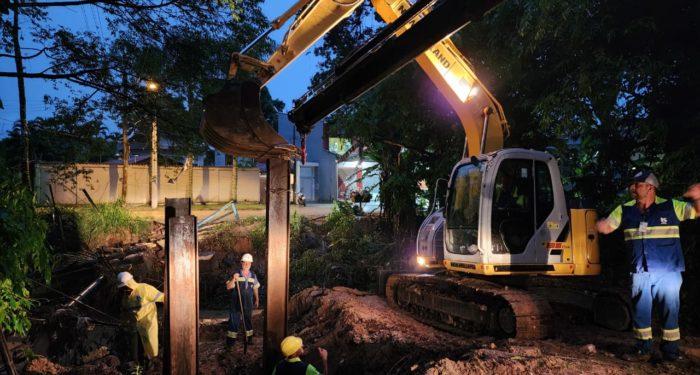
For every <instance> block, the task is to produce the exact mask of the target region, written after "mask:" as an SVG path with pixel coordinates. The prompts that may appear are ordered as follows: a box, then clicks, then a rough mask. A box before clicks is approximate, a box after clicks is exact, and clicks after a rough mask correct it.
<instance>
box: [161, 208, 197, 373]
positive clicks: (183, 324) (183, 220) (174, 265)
mask: <svg viewBox="0 0 700 375" xmlns="http://www.w3.org/2000/svg"><path fill="white" fill-rule="evenodd" d="M191 205H192V203H191V200H190V199H189V198H178V199H166V201H165V222H166V225H165V238H166V242H165V286H164V291H165V296H166V297H165V323H164V324H163V326H164V327H165V345H164V346H165V356H164V361H163V373H165V374H182V375H185V374H188V375H190V374H191V375H194V374H196V373H197V372H198V342H199V260H198V254H197V252H198V250H197V219H196V218H195V217H194V216H192V215H190V213H191Z"/></svg>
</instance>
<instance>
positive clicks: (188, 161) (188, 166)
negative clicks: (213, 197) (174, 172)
mask: <svg viewBox="0 0 700 375" xmlns="http://www.w3.org/2000/svg"><path fill="white" fill-rule="evenodd" d="M193 164H194V155H192V154H187V156H186V157H185V166H184V168H185V172H186V173H187V185H186V187H185V190H186V192H185V195H186V197H187V198H189V199H192V184H193V183H194V168H193V166H192V165H193Z"/></svg>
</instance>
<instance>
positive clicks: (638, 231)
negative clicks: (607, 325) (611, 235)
mask: <svg viewBox="0 0 700 375" xmlns="http://www.w3.org/2000/svg"><path fill="white" fill-rule="evenodd" d="M696 216H697V213H696V212H695V209H694V208H693V206H692V205H691V204H689V203H685V202H682V201H677V200H673V199H672V200H666V199H663V198H659V197H657V198H656V201H655V202H654V203H652V204H651V206H649V208H648V209H647V210H646V211H642V210H640V208H639V207H637V206H636V205H635V202H634V201H631V202H628V203H625V204H624V205H622V206H618V207H617V208H616V209H615V210H614V211H613V212H612V213H611V214H610V216H608V223H609V224H610V226H611V227H612V228H613V229H617V228H620V227H621V228H622V230H623V231H624V236H625V244H626V245H627V249H628V252H629V254H630V256H631V259H630V263H631V264H630V265H631V268H632V270H631V272H632V302H633V304H634V334H635V337H636V338H637V340H639V341H638V344H639V346H640V349H641V350H644V351H649V350H651V345H652V333H651V313H652V305H653V302H654V300H656V301H657V303H659V304H660V305H661V307H662V314H663V315H662V319H663V336H662V338H663V344H662V346H661V349H662V351H663V352H664V353H665V354H666V355H670V356H672V357H677V356H678V340H680V338H681V333H680V330H679V329H678V310H679V308H680V288H681V283H682V281H683V278H682V276H681V272H683V271H685V262H684V259H683V251H682V250H681V241H680V235H679V224H680V222H681V221H684V220H690V219H695V218H696Z"/></svg>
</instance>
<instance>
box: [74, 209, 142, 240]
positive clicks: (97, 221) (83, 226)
mask: <svg viewBox="0 0 700 375" xmlns="http://www.w3.org/2000/svg"><path fill="white" fill-rule="evenodd" d="M75 213H76V221H77V226H78V233H79V235H80V238H81V240H82V242H83V243H84V244H85V245H86V246H87V247H88V248H94V247H95V246H97V245H98V244H99V243H100V242H102V241H103V240H105V239H106V238H108V237H114V236H117V237H118V236H128V235H135V236H141V235H143V234H145V233H146V231H147V230H148V221H146V220H144V219H140V218H136V217H134V216H132V215H131V214H130V213H129V209H128V208H126V207H125V206H124V205H123V204H121V203H119V202H117V203H106V204H98V205H97V208H93V207H92V206H87V207H80V208H77V209H75Z"/></svg>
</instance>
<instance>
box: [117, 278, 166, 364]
mask: <svg viewBox="0 0 700 375" xmlns="http://www.w3.org/2000/svg"><path fill="white" fill-rule="evenodd" d="M117 279H119V287H124V288H128V289H130V290H131V292H129V295H128V297H127V301H126V305H127V306H126V307H127V309H128V310H129V312H131V313H132V314H133V316H134V318H135V319H136V331H137V332H138V333H139V337H141V343H142V344H143V350H144V353H145V354H146V357H147V358H148V359H153V358H155V357H157V356H158V309H157V308H156V303H157V302H160V303H162V302H163V301H164V296H163V293H162V292H160V291H159V290H158V289H156V288H155V287H153V286H151V285H149V284H146V283H137V282H136V280H134V276H133V275H131V274H130V273H129V272H120V273H119V274H118V275H117Z"/></svg>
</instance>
